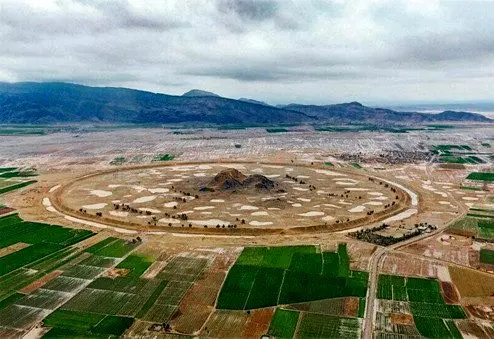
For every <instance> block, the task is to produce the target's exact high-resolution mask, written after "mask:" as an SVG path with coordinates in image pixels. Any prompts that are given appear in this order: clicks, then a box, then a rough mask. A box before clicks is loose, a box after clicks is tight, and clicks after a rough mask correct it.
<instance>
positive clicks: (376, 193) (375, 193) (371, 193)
mask: <svg viewBox="0 0 494 339" xmlns="http://www.w3.org/2000/svg"><path fill="white" fill-rule="evenodd" d="M367 194H369V195H375V196H379V195H384V194H382V193H381V192H367Z"/></svg>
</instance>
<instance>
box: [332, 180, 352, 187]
mask: <svg viewBox="0 0 494 339" xmlns="http://www.w3.org/2000/svg"><path fill="white" fill-rule="evenodd" d="M335 184H336V185H340V186H352V185H357V184H356V183H353V182H348V181H337V182H335Z"/></svg>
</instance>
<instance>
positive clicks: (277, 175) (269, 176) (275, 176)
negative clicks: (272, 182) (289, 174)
mask: <svg viewBox="0 0 494 339" xmlns="http://www.w3.org/2000/svg"><path fill="white" fill-rule="evenodd" d="M265 177H266V178H270V179H272V178H278V177H280V175H279V174H269V175H265Z"/></svg>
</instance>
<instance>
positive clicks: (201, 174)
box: [193, 172, 206, 178]
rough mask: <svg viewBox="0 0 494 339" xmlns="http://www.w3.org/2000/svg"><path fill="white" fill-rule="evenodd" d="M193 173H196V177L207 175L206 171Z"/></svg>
mask: <svg viewBox="0 0 494 339" xmlns="http://www.w3.org/2000/svg"><path fill="white" fill-rule="evenodd" d="M193 175H194V176H195V177H198V178H202V177H205V176H206V173H204V172H199V173H194V174H193Z"/></svg>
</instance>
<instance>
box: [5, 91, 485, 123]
mask: <svg viewBox="0 0 494 339" xmlns="http://www.w3.org/2000/svg"><path fill="white" fill-rule="evenodd" d="M0 121H1V122H2V123H11V124H51V123H53V124H58V123H61V124H69V123H88V122H90V123H106V124H115V123H118V124H121V123H124V124H127V123H128V124H198V125H210V124H215V125H225V124H234V125H276V124H301V123H304V124H307V123H309V124H310V123H316V124H318V123H321V124H323V123H331V124H351V123H360V124H361V123H368V124H391V125H412V124H426V123H435V122H475V123H478V122H481V123H492V122H493V120H491V119H489V118H487V117H485V116H483V115H480V114H476V113H469V112H455V111H445V112H442V113H438V114H426V113H417V112H397V111H394V110H390V109H383V108H373V107H368V106H364V105H362V104H360V103H358V102H350V103H343V104H334V105H323V106H318V105H302V104H289V105H284V106H276V107H275V106H271V105H268V104H266V103H264V102H260V101H256V100H253V99H245V98H240V99H238V100H236V99H229V98H224V97H221V96H219V95H217V94H215V93H211V92H206V91H201V90H191V91H189V92H187V93H185V94H184V95H182V96H175V95H167V94H160V93H152V92H146V91H140V90H134V89H128V88H115V87H90V86H83V85H77V84H70V83H61V82H45V83H35V82H21V83H0Z"/></svg>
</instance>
